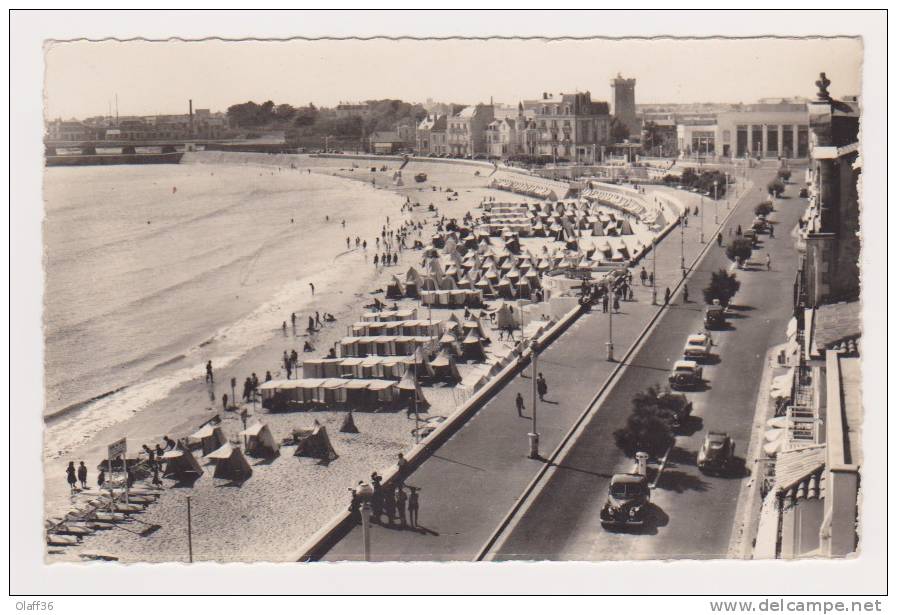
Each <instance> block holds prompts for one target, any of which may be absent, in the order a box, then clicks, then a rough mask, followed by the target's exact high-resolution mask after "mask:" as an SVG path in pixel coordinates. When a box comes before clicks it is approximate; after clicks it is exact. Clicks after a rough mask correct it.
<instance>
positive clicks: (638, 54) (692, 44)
mask: <svg viewBox="0 0 897 615" xmlns="http://www.w3.org/2000/svg"><path fill="white" fill-rule="evenodd" d="M861 64H862V42H861V41H860V39H858V38H838V39H821V38H812V39H797V38H789V39H784V38H783V39H770V38H753V39H741V40H739V39H708V40H682V39H679V40H677V39H652V40H639V39H625V40H608V39H589V40H552V41H546V40H486V41H477V40H459V39H453V40H446V41H420V40H399V41H393V40H383V39H378V40H370V41H359V40H342V41H340V40H316V41H307V40H289V41H221V40H210V41H192V42H187V41H164V42H151V41H128V42H119V41H102V42H89V41H77V42H55V43H50V42H48V43H46V45H45V66H46V71H45V75H44V86H45V90H44V94H45V98H44V99H45V109H44V112H45V117H46V118H48V119H55V118H64V119H69V118H85V117H89V116H94V115H105V114H106V113H107V112H108V110H109V107H110V102H111V103H112V105H113V112H114V104H115V103H114V100H115V97H116V95H117V96H118V109H119V114H120V115H155V114H170V113H171V114H173V113H186V112H187V100H188V99H191V98H192V99H193V106H194V108H209V109H212V110H213V111H224V110H226V109H227V107H228V106H230V105H232V104H236V103H240V102H245V101H247V100H254V101H256V102H264V101H265V100H273V101H274V102H275V103H278V104H280V103H289V104H292V105H294V106H299V105H305V104H307V103H309V102H313V103H314V104H315V105H317V106H333V105H336V104H337V103H339V102H341V101H348V102H355V101H363V100H370V99H379V98H399V99H402V100H406V101H409V102H424V101H426V100H427V99H428V98H431V99H433V100H434V101H438V102H459V103H467V104H471V103H476V102H488V101H489V100H490V98H492V99H494V101H495V102H496V103H499V102H500V103H505V104H516V103H517V101H519V100H523V99H533V98H538V97H539V96H541V93H542V92H551V93H554V94H559V93H562V92H572V91H586V90H588V91H590V92H591V93H592V98H593V100H608V101H611V100H612V90H611V87H610V80H611V79H612V78H613V77H614V76H616V75H617V73H620V74H622V75H623V76H624V77H632V78H635V79H636V90H635V96H636V103H639V104H641V103H661V102H664V103H686V102H744V103H749V102H755V101H756V100H757V99H759V98H765V97H779V96H781V97H791V96H804V97H812V96H813V95H814V94H815V92H816V86H815V85H814V83H815V81H816V79H817V78H818V75H819V73H820V72H822V71H824V72H825V73H826V75H827V76H828V78H829V80H831V82H832V85H831V86H830V92H831V93H832V94H833V95H834V96H835V97H839V96H843V95H848V94H860V93H861V91H860V88H861Z"/></svg>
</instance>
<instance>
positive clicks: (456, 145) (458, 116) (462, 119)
mask: <svg viewBox="0 0 897 615" xmlns="http://www.w3.org/2000/svg"><path fill="white" fill-rule="evenodd" d="M494 120H495V114H494V109H493V107H492V105H484V104H477V105H471V106H469V107H464V108H463V109H461V110H460V111H458V112H457V113H454V114H453V115H452V116H450V117H449V118H448V121H447V127H446V137H447V146H448V154H449V155H450V156H461V157H463V156H476V155H478V154H486V153H487V151H486V128H487V127H488V126H489V124H490V123H492V122H493V121H494Z"/></svg>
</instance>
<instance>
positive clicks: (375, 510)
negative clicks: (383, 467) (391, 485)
mask: <svg viewBox="0 0 897 615" xmlns="http://www.w3.org/2000/svg"><path fill="white" fill-rule="evenodd" d="M382 480H383V479H382V477H381V476H380V475H379V474H377V473H376V472H374V473H373V474H371V488H372V489H373V490H374V492H373V493H372V494H371V519H372V520H373V521H374V523H380V522H381V521H382V517H383V488H382V487H381V485H380V483H381V481H382Z"/></svg>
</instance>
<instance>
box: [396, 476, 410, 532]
mask: <svg viewBox="0 0 897 615" xmlns="http://www.w3.org/2000/svg"><path fill="white" fill-rule="evenodd" d="M407 501H408V496H407V495H405V490H404V489H403V488H402V486H401V485H399V486H398V487H396V516H397V517H398V519H399V523H400V524H401V525H402V527H403V528H406V527H408V520H407V519H406V517H405V504H406V503H407Z"/></svg>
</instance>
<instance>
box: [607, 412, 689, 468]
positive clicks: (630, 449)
mask: <svg viewBox="0 0 897 615" xmlns="http://www.w3.org/2000/svg"><path fill="white" fill-rule="evenodd" d="M675 441H676V437H675V435H674V434H673V429H672V427H670V424H669V422H668V421H666V420H664V419H663V418H662V417H660V416H658V415H656V414H652V413H636V412H634V413H632V414H630V415H629V418H627V419H626V425H625V426H624V427H622V428H620V429H618V430H616V431H615V432H614V442H615V443H616V445H617V447H618V448H619V449H620V450H622V451H623V453H624V454H625V455H626V456H628V457H634V456H635V454H636V453H638V452H643V453H647V454H648V455H650V456H651V457H654V458H657V457H660V456H661V455H663V454H664V453H665V452H666V451H667V449H669V448H670V447H671V446H672V445H673V442H675Z"/></svg>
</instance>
